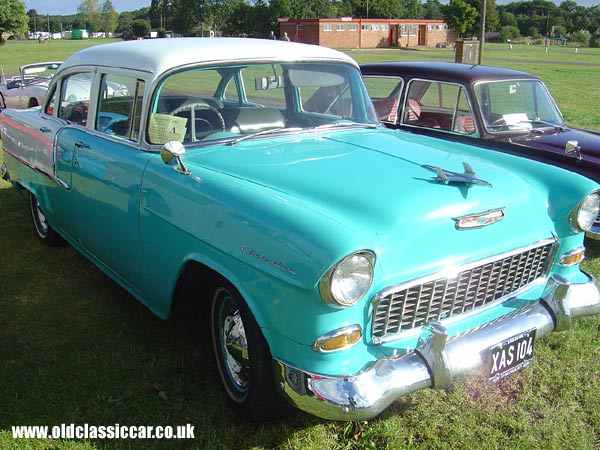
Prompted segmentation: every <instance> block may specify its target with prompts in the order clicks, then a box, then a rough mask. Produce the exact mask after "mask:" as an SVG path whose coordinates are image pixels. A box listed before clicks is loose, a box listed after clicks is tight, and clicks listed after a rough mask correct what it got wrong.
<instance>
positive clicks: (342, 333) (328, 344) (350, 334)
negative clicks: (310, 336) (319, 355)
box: [312, 325, 362, 353]
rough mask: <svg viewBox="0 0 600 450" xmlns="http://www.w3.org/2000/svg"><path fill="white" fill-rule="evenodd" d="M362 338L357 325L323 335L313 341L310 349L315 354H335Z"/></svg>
mask: <svg viewBox="0 0 600 450" xmlns="http://www.w3.org/2000/svg"><path fill="white" fill-rule="evenodd" d="M361 338H362V330H361V328H360V326H359V325H350V326H347V327H343V328H338V329H337V330H333V331H330V332H329V333H327V334H324V335H323V336H321V337H320V338H319V339H317V340H316V341H315V343H314V344H313V346H312V349H313V350H314V351H317V352H323V353H328V352H335V351H338V350H344V349H346V348H348V347H352V346H353V345H354V344H356V343H358V342H359V341H360V339H361Z"/></svg>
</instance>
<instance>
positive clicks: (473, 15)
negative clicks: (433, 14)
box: [444, 0, 478, 36]
mask: <svg viewBox="0 0 600 450" xmlns="http://www.w3.org/2000/svg"><path fill="white" fill-rule="evenodd" d="M477 16H478V13H477V10H476V9H475V8H473V7H472V6H470V5H469V4H468V3H466V2H465V1H464V0H450V3H449V4H448V6H446V8H445V12H444V20H445V21H446V23H447V24H448V27H450V28H452V29H453V30H454V31H456V32H457V33H458V35H459V36H462V35H463V34H464V33H465V32H466V31H467V30H470V29H472V27H473V25H474V24H475V21H476V20H477Z"/></svg>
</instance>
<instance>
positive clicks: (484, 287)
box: [371, 240, 554, 342]
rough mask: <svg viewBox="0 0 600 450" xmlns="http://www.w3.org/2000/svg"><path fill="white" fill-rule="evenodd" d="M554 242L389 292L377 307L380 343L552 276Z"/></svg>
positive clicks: (375, 321)
mask: <svg viewBox="0 0 600 450" xmlns="http://www.w3.org/2000/svg"><path fill="white" fill-rule="evenodd" d="M553 244H554V241H550V240H548V241H544V242H543V243H541V244H538V245H535V246H529V247H527V248H525V249H519V250H517V251H515V252H510V253H506V254H502V255H499V256H498V257H496V258H491V259H486V260H484V261H478V262H475V263H473V264H468V265H465V266H460V267H458V268H457V269H456V270H455V271H453V275H451V276H448V275H445V274H442V273H439V274H436V275H433V276H429V277H426V278H420V279H417V280H413V281H411V282H408V283H403V284H401V285H398V286H395V287H392V288H389V289H386V290H384V291H383V292H382V293H381V294H380V295H378V296H377V297H376V298H375V300H374V301H373V326H372V331H371V337H372V339H373V341H374V342H382V341H385V340H389V339H391V338H393V337H394V336H395V335H397V334H398V333H401V332H404V331H407V330H412V329H414V328H418V327H421V326H423V325H425V324H427V323H428V322H431V321H439V320H442V319H445V318H449V317H453V316H456V315H459V314H463V313H465V312H469V311H472V310H474V309H477V308H479V307H482V306H485V305H487V304H489V303H491V302H494V301H496V300H498V299H500V298H502V297H505V296H507V295H509V294H511V293H513V292H516V291H518V290H519V289H522V288H523V287H525V286H527V285H529V284H530V283H533V282H535V281H536V280H538V279H540V278H543V277H544V276H545V275H546V269H547V265H548V260H549V257H550V255H551V254H552V248H553Z"/></svg>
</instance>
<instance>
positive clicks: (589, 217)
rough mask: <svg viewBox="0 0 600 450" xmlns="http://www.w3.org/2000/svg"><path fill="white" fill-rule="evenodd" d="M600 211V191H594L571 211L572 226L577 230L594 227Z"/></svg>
mask: <svg viewBox="0 0 600 450" xmlns="http://www.w3.org/2000/svg"><path fill="white" fill-rule="evenodd" d="M599 211H600V192H599V191H594V192H592V193H591V194H589V195H588V196H587V197H585V198H584V199H583V200H582V201H581V202H579V204H578V205H577V207H576V208H575V209H574V210H573V211H572V212H571V228H573V230H575V231H576V232H578V233H579V232H581V231H587V230H589V229H590V228H592V225H594V222H595V221H596V218H597V217H598V212H599Z"/></svg>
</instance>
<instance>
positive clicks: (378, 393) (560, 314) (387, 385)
mask: <svg viewBox="0 0 600 450" xmlns="http://www.w3.org/2000/svg"><path fill="white" fill-rule="evenodd" d="M585 275H586V276H587V281H586V282H584V283H577V284H570V283H569V282H568V281H567V280H565V279H564V278H561V277H553V278H551V279H550V280H549V282H548V285H547V288H546V290H545V292H546V294H545V295H544V297H543V298H542V299H540V301H538V302H535V303H533V304H530V305H529V306H527V307H525V308H523V309H520V310H517V311H514V312H513V313H511V314H509V315H507V316H504V317H501V318H500V319H498V320H496V321H494V322H492V323H490V324H488V325H487V326H483V327H481V328H478V329H476V330H474V331H471V332H468V333H465V334H461V335H458V336H453V337H451V338H448V337H447V331H446V330H445V328H444V327H443V326H441V325H439V324H434V325H431V326H430V328H429V329H428V330H427V333H428V334H429V335H428V336H427V337H426V338H425V339H423V340H421V341H420V342H419V346H418V348H417V349H416V350H415V351H414V352H411V353H407V354H405V355H402V356H392V357H387V358H381V359H379V360H376V361H373V362H372V363H371V365H370V366H368V367H367V368H366V369H365V370H364V371H361V372H359V373H356V374H353V375H339V376H338V375H324V374H315V373H311V372H306V371H303V370H301V369H299V368H297V367H294V366H293V365H290V364H288V363H286V362H284V361H282V360H277V359H275V360H273V365H274V373H275V377H276V380H277V382H278V385H279V387H280V393H281V394H282V395H283V396H284V398H286V399H287V400H288V401H289V402H291V403H292V404H294V405H295V406H297V407H298V408H300V409H302V410H304V411H306V412H308V413H310V414H313V415H316V416H318V417H322V418H325V419H331V420H365V419H370V418H372V417H375V416H377V415H378V414H380V413H381V412H382V411H383V410H385V409H386V408H387V407H388V406H390V405H391V404H392V403H393V402H395V401H396V400H398V399H400V398H401V397H403V396H405V395H408V394H411V393H413V392H415V391H418V390H421V389H425V388H427V387H431V388H442V389H443V388H446V387H448V386H449V385H450V383H451V382H452V381H453V380H454V379H456V378H457V377H459V376H463V375H467V374H469V373H472V372H473V371H474V370H475V369H477V368H479V367H482V366H484V365H485V364H487V363H488V362H489V361H488V359H489V356H488V355H489V353H488V350H489V348H490V347H492V346H494V345H496V344H498V343H499V342H503V341H504V340H506V339H508V338H510V337H512V336H515V335H517V334H520V333H522V332H524V331H526V330H531V329H535V330H536V336H537V338H540V337H542V336H544V335H546V334H549V333H551V332H552V331H555V330H557V331H558V330H561V329H565V328H568V326H569V325H570V323H571V319H572V318H574V317H580V316H587V315H595V314H599V313H600V289H599V288H598V286H597V285H596V281H595V280H594V278H593V277H591V276H589V275H587V274H585Z"/></svg>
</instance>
